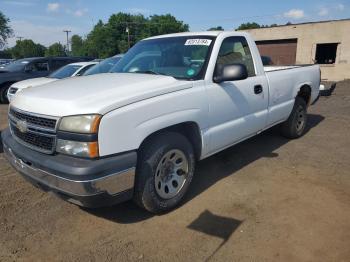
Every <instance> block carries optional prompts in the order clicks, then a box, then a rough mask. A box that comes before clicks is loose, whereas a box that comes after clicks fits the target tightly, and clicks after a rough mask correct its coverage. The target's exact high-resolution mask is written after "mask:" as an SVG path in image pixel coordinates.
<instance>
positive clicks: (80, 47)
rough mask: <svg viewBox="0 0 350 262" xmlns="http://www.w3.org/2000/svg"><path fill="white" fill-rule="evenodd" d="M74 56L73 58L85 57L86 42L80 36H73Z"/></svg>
mask: <svg viewBox="0 0 350 262" xmlns="http://www.w3.org/2000/svg"><path fill="white" fill-rule="evenodd" d="M71 43H72V44H71V45H72V55H73V56H85V55H86V50H85V49H84V40H83V39H82V38H81V36H79V35H73V36H72V38H71Z"/></svg>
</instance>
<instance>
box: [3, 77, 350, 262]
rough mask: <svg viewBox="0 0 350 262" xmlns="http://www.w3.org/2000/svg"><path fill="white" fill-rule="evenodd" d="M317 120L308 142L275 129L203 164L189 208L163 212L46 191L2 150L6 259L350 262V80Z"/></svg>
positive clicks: (312, 116)
mask: <svg viewBox="0 0 350 262" xmlns="http://www.w3.org/2000/svg"><path fill="white" fill-rule="evenodd" d="M6 112H7V106H5V105H1V106H0V130H3V129H4V128H6V126H7V123H6ZM309 120H310V121H309V126H308V132H307V133H306V135H305V136H304V137H302V138H301V139H298V140H293V141H289V140H287V139H284V138H282V137H280V136H279V134H278V130H277V129H276V128H274V129H272V130H269V131H267V132H264V133H263V134H261V135H259V136H257V137H255V138H253V139H250V140H248V141H246V142H244V143H241V144H239V145H237V146H235V147H233V148H230V149H228V150H226V151H224V152H222V153H220V154H217V155H215V156H213V157H211V158H209V159H207V160H204V161H202V162H200V163H199V164H198V169H197V172H196V174H195V178H194V180H193V183H192V186H191V188H190V192H189V194H188V195H187V197H186V200H185V202H184V204H183V205H182V206H181V207H179V208H178V209H177V210H175V211H173V212H170V213H168V214H166V215H162V216H152V215H150V214H148V213H146V212H144V211H143V210H141V209H139V208H138V207H136V206H135V205H134V204H133V203H132V202H127V203H124V204H121V205H118V206H115V207H110V208H103V209H97V210H86V209H81V208H79V207H77V206H74V205H72V204H69V203H67V202H64V201H62V200H60V199H58V198H56V197H55V196H53V195H51V194H47V193H43V192H41V191H40V190H39V189H36V188H34V187H33V186H31V185H30V184H28V183H27V182H25V181H24V180H23V179H22V178H21V177H20V176H19V175H18V174H17V173H16V172H15V171H14V170H13V169H12V168H11V167H10V166H9V165H8V164H7V162H6V161H5V159H4V156H3V154H2V148H1V146H0V261H174V260H177V261H204V260H211V261H349V258H350V248H349V247H350V191H349V188H350V133H349V130H350V81H347V82H342V83H339V84H338V87H337V89H336V91H335V92H334V94H333V96H331V97H329V98H321V99H320V100H319V102H318V103H317V104H316V105H315V106H312V107H311V108H310V110H309Z"/></svg>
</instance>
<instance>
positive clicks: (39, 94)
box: [11, 73, 193, 117]
mask: <svg viewBox="0 0 350 262" xmlns="http://www.w3.org/2000/svg"><path fill="white" fill-rule="evenodd" d="M192 85H193V84H192V82H189V81H181V80H177V79H175V78H173V77H170V76H161V75H149V74H136V73H106V74H98V75H91V76H83V77H73V78H68V79H64V80H61V81H55V82H52V83H48V84H45V85H41V86H37V87H33V88H29V89H24V90H23V91H22V92H20V93H19V94H18V95H16V96H15V98H14V99H13V101H11V106H14V107H16V108H18V109H21V110H24V111H28V112H32V113H37V114H43V115H50V116H58V117H62V116H68V115H79V114H106V113H107V112H109V111H112V110H114V109H117V108H119V107H123V106H125V105H129V104H132V103H135V102H138V101H141V100H145V99H148V98H152V97H155V96H159V95H164V94H167V93H170V92H175V91H180V90H182V89H187V88H191V87H192Z"/></svg>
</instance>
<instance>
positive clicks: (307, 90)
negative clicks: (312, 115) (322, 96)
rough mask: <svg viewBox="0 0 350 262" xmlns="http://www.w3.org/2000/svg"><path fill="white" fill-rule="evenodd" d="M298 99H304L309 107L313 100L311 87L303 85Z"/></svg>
mask: <svg viewBox="0 0 350 262" xmlns="http://www.w3.org/2000/svg"><path fill="white" fill-rule="evenodd" d="M297 97H301V98H302V99H304V101H305V103H306V105H309V103H310V99H311V87H310V86H309V85H303V86H302V87H300V89H299V92H298V94H297Z"/></svg>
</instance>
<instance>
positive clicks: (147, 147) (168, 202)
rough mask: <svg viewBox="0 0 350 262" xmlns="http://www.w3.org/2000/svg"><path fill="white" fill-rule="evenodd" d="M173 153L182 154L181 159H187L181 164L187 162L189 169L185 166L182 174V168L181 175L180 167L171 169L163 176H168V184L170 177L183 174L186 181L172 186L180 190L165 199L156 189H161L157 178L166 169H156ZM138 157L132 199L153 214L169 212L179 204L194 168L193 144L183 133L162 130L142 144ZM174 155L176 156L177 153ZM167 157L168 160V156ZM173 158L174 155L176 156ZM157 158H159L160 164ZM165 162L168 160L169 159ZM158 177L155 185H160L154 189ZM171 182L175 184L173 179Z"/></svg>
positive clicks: (159, 190)
mask: <svg viewBox="0 0 350 262" xmlns="http://www.w3.org/2000/svg"><path fill="white" fill-rule="evenodd" d="M172 152H178V153H179V154H181V153H183V154H182V155H181V156H184V157H185V158H186V159H183V161H187V162H184V163H186V164H188V165H186V166H187V167H188V168H187V169H186V172H183V173H182V171H181V173H180V175H178V171H179V170H177V171H174V168H173V170H172V172H170V171H169V172H168V173H171V174H173V175H171V174H170V175H167V176H166V177H169V176H170V178H169V180H168V183H169V181H170V180H171V179H172V178H171V177H172V176H174V177H175V176H176V177H181V176H182V175H183V174H186V175H184V178H185V180H184V182H182V185H181V188H180V187H179V188H176V187H173V186H171V187H172V188H175V189H176V191H177V190H179V192H177V193H176V195H174V196H172V197H171V198H169V199H165V198H163V197H161V196H160V194H159V193H158V192H162V190H161V188H160V186H159V183H160V182H159V181H160V177H163V174H165V173H167V172H165V171H164V170H163V171H164V172H163V171H162V172H159V170H160V167H161V168H163V166H164V165H165V164H166V163H165V164H164V161H163V160H164V159H166V160H167V156H168V154H169V153H170V154H172ZM138 157H139V159H138V164H137V168H136V179H135V190H134V201H135V202H136V203H137V204H138V205H139V206H140V207H142V208H144V209H146V210H147V211H149V212H151V213H156V214H159V213H164V212H167V211H170V210H172V209H173V208H175V207H176V206H177V205H179V203H180V202H181V200H182V199H183V197H184V195H185V193H186V192H187V190H188V187H189V185H190V183H191V181H192V178H193V174H194V168H195V155H194V151H193V147H192V145H191V143H190V142H189V141H188V139H187V138H186V137H185V136H183V135H182V134H179V133H175V132H164V133H161V134H159V135H156V136H154V137H153V138H152V139H150V140H149V141H148V142H146V143H145V144H144V145H143V146H142V147H141V149H140V151H139V156H138ZM176 157H178V156H177V155H176ZM168 158H169V159H171V155H170V156H169V157H168ZM173 158H175V156H174V157H173ZM160 161H162V163H161V162H160ZM173 161H177V160H173ZM168 162H171V161H170V160H169V161H168ZM166 170H168V169H166ZM156 171H157V174H156ZM159 173H160V174H159ZM162 179H163V178H162ZM157 180H158V184H157V185H158V186H159V188H156V182H157ZM164 180H166V179H164ZM162 183H163V182H162ZM171 183H174V180H173V181H172V182H171ZM164 184H165V182H164ZM172 185H174V184H172ZM175 185H176V184H175ZM158 186H157V187H158ZM177 186H179V185H177ZM162 188H163V186H162ZM165 189H166V185H165V187H164V194H166V190H165ZM168 191H169V190H168ZM173 193H174V192H173ZM169 194H170V193H169ZM169 196H171V195H169Z"/></svg>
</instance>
